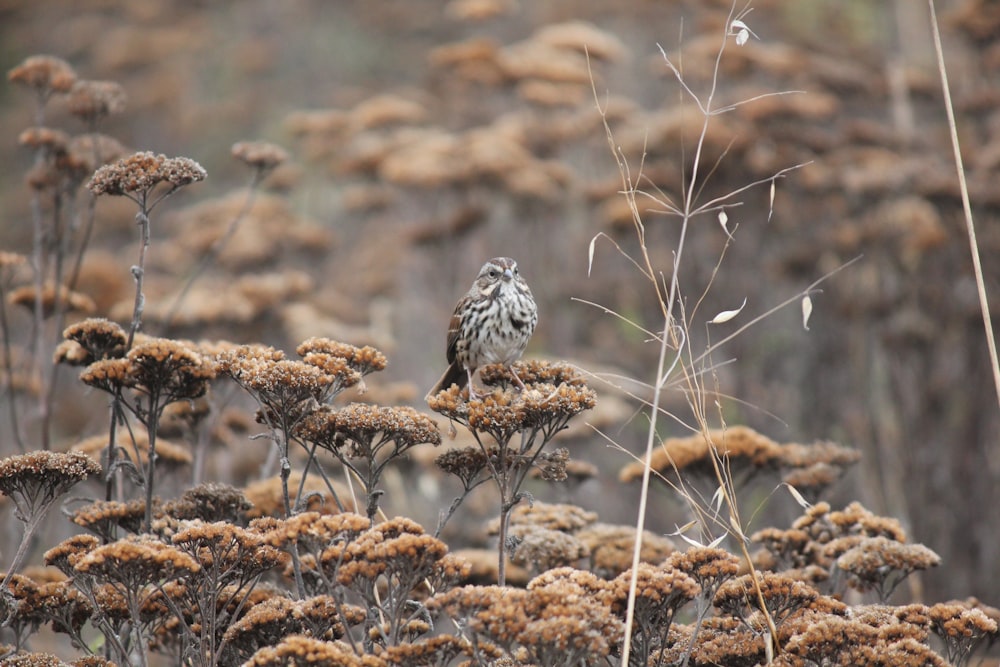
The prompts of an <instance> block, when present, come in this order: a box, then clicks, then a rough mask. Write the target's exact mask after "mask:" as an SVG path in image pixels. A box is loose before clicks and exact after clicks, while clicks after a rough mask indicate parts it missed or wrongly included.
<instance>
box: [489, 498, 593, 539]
mask: <svg viewBox="0 0 1000 667" xmlns="http://www.w3.org/2000/svg"><path fill="white" fill-rule="evenodd" d="M595 521H597V512H590V511H588V510H585V509H583V508H582V507H579V506H578V505H569V504H553V503H543V502H539V501H535V502H534V503H532V504H530V505H518V506H517V507H515V508H514V510H513V511H512V512H511V513H510V525H511V526H525V527H534V528H545V529H548V530H561V531H563V532H568V533H571V532H574V531H576V530H580V529H581V528H585V527H586V526H589V525H591V524H592V523H594V522H595ZM499 529H500V521H499V519H493V520H491V521H490V522H489V523H488V524H487V525H486V532H487V533H489V534H490V535H496V534H497V533H498V532H499Z"/></svg>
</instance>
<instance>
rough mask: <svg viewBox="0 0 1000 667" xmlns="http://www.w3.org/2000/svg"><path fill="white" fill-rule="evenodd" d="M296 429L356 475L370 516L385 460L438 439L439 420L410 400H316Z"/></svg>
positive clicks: (391, 459) (376, 504) (302, 436)
mask: <svg viewBox="0 0 1000 667" xmlns="http://www.w3.org/2000/svg"><path fill="white" fill-rule="evenodd" d="M294 433H295V435H296V437H298V438H301V439H302V440H305V441H307V442H311V443H314V444H316V445H318V446H320V447H322V448H324V449H326V450H328V451H330V452H331V453H332V454H333V455H334V456H336V457H337V459H338V460H339V461H340V462H341V463H343V464H344V465H345V466H347V467H348V468H349V469H350V470H352V471H353V472H355V473H356V474H357V475H358V477H359V478H360V479H361V481H362V483H363V484H364V490H365V491H366V492H367V494H368V505H367V512H368V516H369V517H370V518H373V517H374V516H375V514H376V512H377V508H378V498H379V495H380V494H379V493H377V492H376V485H377V484H378V482H379V480H380V478H381V476H382V472H383V471H384V470H385V468H386V466H387V465H388V464H389V463H390V462H392V461H393V460H394V459H397V458H398V457H400V456H402V455H404V454H405V453H406V452H407V451H408V450H409V449H410V448H412V447H414V446H416V445H420V444H424V443H429V444H432V445H439V444H441V434H440V433H439V432H438V429H437V424H435V423H434V421H433V420H432V419H430V418H429V417H427V416H426V415H423V414H421V413H419V412H417V411H416V410H415V409H413V408H411V407H408V406H403V407H381V406H377V405H369V404H367V403H351V404H350V405H347V406H345V407H344V408H341V409H339V410H335V409H333V408H331V407H329V406H320V407H319V408H317V409H316V410H314V411H312V412H311V413H310V414H309V415H308V416H306V417H305V419H303V420H302V422H301V423H300V424H299V425H298V426H297V427H296V428H295V431H294Z"/></svg>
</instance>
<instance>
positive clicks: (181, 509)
mask: <svg viewBox="0 0 1000 667" xmlns="http://www.w3.org/2000/svg"><path fill="white" fill-rule="evenodd" d="M251 507H252V505H251V503H250V501H249V500H248V499H247V497H246V495H245V494H244V493H243V492H242V491H240V490H239V489H237V488H235V487H232V486H229V485H228V484H221V483H217V482H207V483H205V484H199V485H198V486H196V487H194V488H193V489H188V490H187V491H185V492H184V495H183V496H181V497H180V498H178V499H176V500H171V501H168V502H166V503H164V504H163V513H164V514H169V515H170V516H172V517H173V518H175V519H179V520H183V521H191V520H194V519H201V520H202V521H228V522H230V523H232V524H236V525H244V524H245V523H246V521H247V519H246V513H247V511H248V510H249V509H250V508H251Z"/></svg>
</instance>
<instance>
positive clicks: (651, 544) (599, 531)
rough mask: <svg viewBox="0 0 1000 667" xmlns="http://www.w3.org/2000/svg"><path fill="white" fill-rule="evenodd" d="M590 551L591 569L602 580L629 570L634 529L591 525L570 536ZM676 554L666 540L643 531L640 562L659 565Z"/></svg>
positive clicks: (671, 543) (667, 539) (601, 524)
mask: <svg viewBox="0 0 1000 667" xmlns="http://www.w3.org/2000/svg"><path fill="white" fill-rule="evenodd" d="M573 535H574V536H575V537H576V538H577V539H578V540H580V541H581V542H583V544H584V545H586V546H587V548H588V549H589V550H590V569H591V570H593V571H594V573H596V574H599V575H600V576H602V577H615V576H617V575H619V574H621V573H622V572H624V571H625V570H627V569H629V568H630V567H632V552H633V550H634V549H635V526H616V525H611V524H607V523H592V524H590V525H589V526H585V527H583V528H581V529H580V530H578V531H576V532H575V533H573ZM675 551H677V547H676V546H674V543H673V542H672V541H671V540H670V539H669V538H667V537H664V536H662V535H660V534H658V533H654V532H652V531H648V530H647V531H643V535H642V549H641V550H640V551H639V560H640V561H641V562H643V563H650V564H655V563H661V562H663V560H664V559H666V558H667V557H668V556H670V555H671V554H672V553H674V552H675Z"/></svg>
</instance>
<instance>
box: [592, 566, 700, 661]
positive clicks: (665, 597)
mask: <svg viewBox="0 0 1000 667" xmlns="http://www.w3.org/2000/svg"><path fill="white" fill-rule="evenodd" d="M631 581H632V570H631V569H629V570H626V571H624V572H622V573H621V574H619V575H618V576H617V577H615V578H614V580H612V581H611V582H609V585H608V593H607V596H606V599H607V600H608V601H609V603H610V605H611V611H612V613H613V614H615V615H616V616H617V617H618V618H620V619H622V621H624V620H625V616H626V610H627V608H628V601H629V590H630V585H631ZM635 590H636V593H635V602H634V613H635V619H636V622H635V625H634V626H633V627H634V628H635V629H634V630H633V638H632V640H633V644H632V645H633V647H634V649H635V650H636V651H637V652H638V653H639V654H640V655H639V656H637V658H641V659H642V662H643V663H646V662H647V659H648V656H649V654H650V653H651V652H652V651H653V650H654V649H658V648H665V647H666V646H668V643H669V642H668V637H669V635H670V629H671V626H672V624H673V622H674V617H675V616H676V614H677V612H678V610H680V609H681V608H682V607H683V606H684V605H686V604H687V603H688V602H690V601H691V600H694V599H695V598H696V597H698V595H699V594H700V593H701V587H700V586H699V585H698V584H697V583H696V582H695V580H694V579H693V578H692V577H690V576H688V575H687V574H685V573H684V572H681V571H680V570H678V569H676V568H675V567H673V566H671V565H669V564H664V565H659V566H656V565H650V564H648V563H642V564H640V565H639V568H638V570H637V578H636V589H635Z"/></svg>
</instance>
